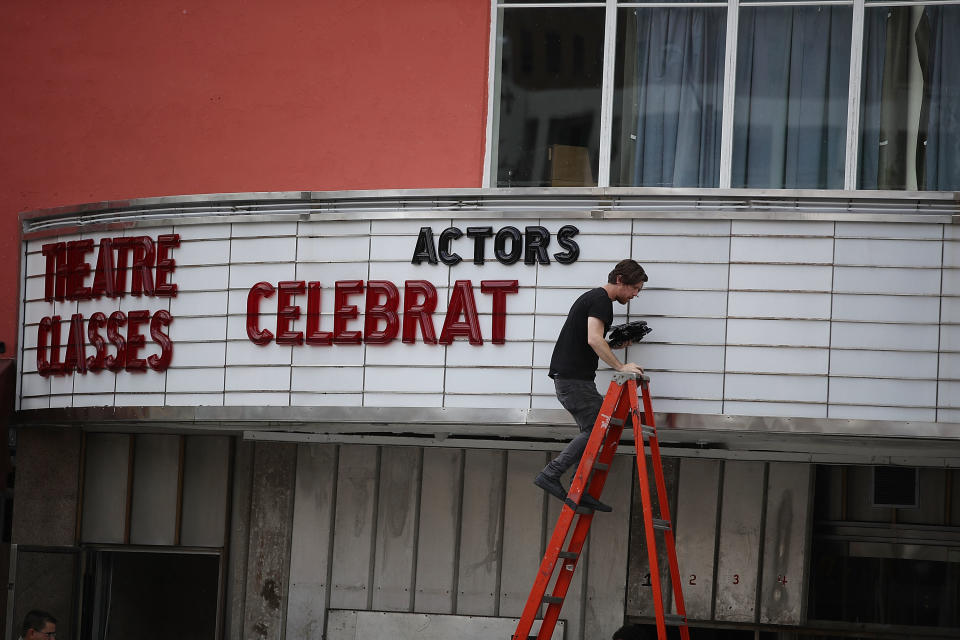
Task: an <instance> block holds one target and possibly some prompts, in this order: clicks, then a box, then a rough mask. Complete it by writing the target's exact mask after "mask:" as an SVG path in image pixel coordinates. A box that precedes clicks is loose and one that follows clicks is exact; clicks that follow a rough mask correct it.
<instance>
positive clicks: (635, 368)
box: [618, 362, 643, 376]
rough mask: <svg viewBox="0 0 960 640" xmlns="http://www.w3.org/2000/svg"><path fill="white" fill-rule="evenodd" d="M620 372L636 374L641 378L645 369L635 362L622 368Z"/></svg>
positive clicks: (628, 363)
mask: <svg viewBox="0 0 960 640" xmlns="http://www.w3.org/2000/svg"><path fill="white" fill-rule="evenodd" d="M618 371H619V372H620V373H636V374H638V375H641V376H642V375H643V368H642V367H641V366H640V365H638V364H636V363H633V362H627V363H626V364H624V365H623V366H622V367H620V369H618Z"/></svg>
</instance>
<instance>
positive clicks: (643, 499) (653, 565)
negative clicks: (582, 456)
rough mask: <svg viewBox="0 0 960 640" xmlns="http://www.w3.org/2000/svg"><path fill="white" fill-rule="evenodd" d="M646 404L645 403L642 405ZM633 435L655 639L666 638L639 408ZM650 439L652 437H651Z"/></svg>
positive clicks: (648, 419) (648, 422) (634, 399)
mask: <svg viewBox="0 0 960 640" xmlns="http://www.w3.org/2000/svg"><path fill="white" fill-rule="evenodd" d="M630 401H631V402H636V394H635V393H634V394H633V395H632V396H631V398H630ZM644 404H646V403H644ZM633 415H634V422H633V426H634V433H639V434H640V436H639V437H637V436H636V435H635V436H634V439H635V440H634V444H635V448H636V451H637V455H636V456H635V457H636V461H637V475H638V476H639V484H640V505H641V508H642V509H643V531H644V540H645V541H646V543H647V562H648V564H649V570H650V587H651V589H652V590H653V602H654V615H655V617H656V624H657V637H658V638H666V637H667V628H666V623H665V621H664V611H663V590H662V589H661V587H660V565H659V560H658V559H657V539H656V532H655V530H654V527H653V503H652V498H651V495H650V482H649V481H648V479H647V478H648V477H649V476H648V475H647V473H648V472H647V456H646V453H645V451H644V439H643V432H642V431H641V430H640V429H639V426H640V425H639V424H638V423H639V407H636V411H635V412H634V414H633ZM650 418H651V416H650V415H646V424H647V425H648V426H653V425H651V424H650ZM651 438H652V436H651Z"/></svg>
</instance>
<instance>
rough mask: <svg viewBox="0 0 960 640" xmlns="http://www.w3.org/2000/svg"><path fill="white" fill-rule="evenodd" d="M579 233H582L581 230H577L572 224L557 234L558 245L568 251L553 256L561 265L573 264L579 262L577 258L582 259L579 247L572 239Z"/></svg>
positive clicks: (562, 228)
mask: <svg viewBox="0 0 960 640" xmlns="http://www.w3.org/2000/svg"><path fill="white" fill-rule="evenodd" d="M578 233H580V229H577V228H576V227H575V226H573V225H572V224H565V225H563V226H562V227H560V231H558V232H557V243H558V244H559V245H560V246H561V247H563V248H564V249H566V251H565V252H564V253H555V254H553V257H554V258H556V259H557V262H559V263H560V264H573V263H574V262H576V261H577V258H579V257H580V247H579V245H577V243H576V242H574V241H573V240H571V239H570V238H572V237H573V236H575V235H577V234H578Z"/></svg>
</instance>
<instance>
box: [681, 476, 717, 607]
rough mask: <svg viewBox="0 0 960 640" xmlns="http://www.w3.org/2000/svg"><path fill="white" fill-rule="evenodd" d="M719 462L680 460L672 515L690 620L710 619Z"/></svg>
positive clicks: (682, 585)
mask: <svg viewBox="0 0 960 640" xmlns="http://www.w3.org/2000/svg"><path fill="white" fill-rule="evenodd" d="M721 464H722V463H721V462H720V461H719V460H695V459H688V460H683V461H681V463H680V482H679V485H678V495H677V505H676V514H677V515H676V518H675V524H676V539H677V560H678V564H679V567H680V583H681V587H682V589H683V601H684V603H685V604H686V609H687V617H688V618H689V619H691V620H709V619H710V616H711V612H712V607H713V573H714V553H715V550H716V531H717V512H718V510H719V499H720V469H721ZM674 605H676V603H674ZM674 609H676V606H674Z"/></svg>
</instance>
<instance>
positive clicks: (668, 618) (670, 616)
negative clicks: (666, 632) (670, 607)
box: [663, 613, 687, 627]
mask: <svg viewBox="0 0 960 640" xmlns="http://www.w3.org/2000/svg"><path fill="white" fill-rule="evenodd" d="M663 622H664V624H669V625H670V626H673V627H679V626H683V625H686V624H687V619H686V618H685V617H683V616H680V615H677V614H675V613H666V614H664V616H663Z"/></svg>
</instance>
